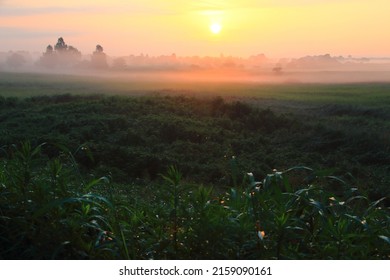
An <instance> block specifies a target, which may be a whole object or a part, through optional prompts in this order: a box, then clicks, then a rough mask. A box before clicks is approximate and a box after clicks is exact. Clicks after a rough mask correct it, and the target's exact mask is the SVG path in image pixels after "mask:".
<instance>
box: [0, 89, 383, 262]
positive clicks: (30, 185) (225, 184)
mask: <svg viewBox="0 0 390 280" xmlns="http://www.w3.org/2000/svg"><path fill="white" fill-rule="evenodd" d="M11 84H12V81H11ZM75 85H77V83H76V84H75ZM83 86H85V84H83ZM0 87H4V88H0V90H1V92H2V93H5V94H4V97H0V131H1V134H0V143H1V145H2V147H1V151H0V220H1V221H0V258H1V259H175V258H177V259H253V258H264V259H388V258H389V256H390V239H389V237H390V233H389V228H390V227H389V223H390V213H389V208H388V207H389V199H388V198H389V194H390V189H389V184H390V169H389V168H390V167H389V166H390V156H389V155H390V153H389V150H390V142H389V141H390V140H389V139H390V138H389V135H388V131H390V122H389V120H390V110H389V108H388V106H387V105H386V103H383V102H381V101H380V100H382V101H383V100H385V99H386V98H387V96H386V95H384V94H382V95H375V94H374V95H375V96H377V97H378V96H381V98H382V99H380V100H374V99H370V97H369V96H366V95H365V94H364V89H365V87H366V89H367V90H369V89H370V87H369V86H367V85H365V86H362V87H359V90H356V91H354V94H355V95H354V96H355V97H356V96H357V95H361V96H362V100H365V101H367V102H366V103H365V102H363V101H362V102H361V103H359V101H358V100H357V99H356V98H354V100H353V101H351V102H350V103H348V104H347V102H346V100H347V99H348V98H347V95H343V91H348V90H351V89H350V87H351V86H350V85H348V86H347V85H345V86H339V87H338V90H339V91H338V93H339V94H340V96H337V97H336V99H337V100H338V101H337V102H335V101H334V100H333V101H332V102H330V100H331V98H330V99H326V100H327V102H329V103H326V102H325V101H324V100H325V99H324V96H323V94H324V93H323V92H322V90H324V91H326V89H327V90H331V86H329V87H326V86H323V87H321V86H319V87H318V90H319V91H321V93H318V98H319V99H318V100H317V101H315V98H314V97H313V96H312V98H313V99H312V100H310V101H306V102H304V101H303V99H305V98H304V97H297V96H296V95H294V96H291V97H292V98H291V99H288V98H287V99H283V98H286V96H287V95H288V96H290V95H289V94H292V92H290V93H288V94H287V95H285V96H284V97H283V98H282V99H283V100H277V99H278V98H281V97H276V99H275V100H273V99H268V98H252V97H248V96H247V97H245V98H242V97H240V98H237V97H227V96H225V97H223V98H222V97H202V98H194V97H188V96H187V97H186V96H173V95H162V94H161V95H160V94H158V95H153V96H141V97H124V96H122V97H121V96H103V95H96V94H94V95H91V94H89V95H70V94H57V95H50V96H42V95H41V96H39V95H34V94H33V96H29V97H24V98H17V97H14V96H11V95H10V94H9V92H12V87H10V86H9V85H8V86H7V85H6V84H4V83H0ZM298 87H300V86H296V89H297V88H298ZM34 88H35V87H34V86H32V90H34ZM39 88H43V89H45V87H42V86H37V90H38V89H39ZM375 88H376V90H377V91H378V93H379V92H380V88H381V87H380V85H376V86H375ZM6 89H7V90H6ZM24 90H27V88H25V89H24ZM46 90H47V88H46ZM49 90H50V89H49ZM73 90H74V89H72V91H73ZM291 90H293V88H292V89H291ZM76 92H77V90H76ZM299 92H300V94H303V95H305V94H309V90H308V89H307V93H305V91H302V89H300V90H299ZM332 92H333V91H332ZM359 92H360V93H359ZM373 92H374V93H375V92H376V91H375V90H374V91H373ZM165 93H166V92H165ZM356 94H357V95H356ZM21 95H23V94H21ZM275 96H277V95H275ZM342 96H344V97H343V98H344V99H345V100H344V99H343V98H342ZM294 98H295V100H293V99H294ZM343 100H344V101H345V102H344V101H343ZM370 100H371V101H370ZM249 103H252V104H251V105H249ZM363 103H364V104H363ZM382 103H383V105H382ZM291 166H298V167H295V168H290V167H291ZM304 166H310V167H311V168H308V167H304ZM275 168H277V169H278V170H283V171H278V170H276V169H275Z"/></svg>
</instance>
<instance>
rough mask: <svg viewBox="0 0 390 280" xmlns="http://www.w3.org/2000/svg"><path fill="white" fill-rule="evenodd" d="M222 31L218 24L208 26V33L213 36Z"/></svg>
mask: <svg viewBox="0 0 390 280" xmlns="http://www.w3.org/2000/svg"><path fill="white" fill-rule="evenodd" d="M221 30H222V25H221V24H220V23H213V24H211V25H210V31H211V32H212V33H214V34H219V33H220V32H221Z"/></svg>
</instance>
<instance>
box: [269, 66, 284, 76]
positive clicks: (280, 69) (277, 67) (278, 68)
mask: <svg viewBox="0 0 390 280" xmlns="http://www.w3.org/2000/svg"><path fill="white" fill-rule="evenodd" d="M282 70H283V68H282V66H280V65H276V66H275V67H274V68H272V72H274V73H275V74H277V75H280V74H282Z"/></svg>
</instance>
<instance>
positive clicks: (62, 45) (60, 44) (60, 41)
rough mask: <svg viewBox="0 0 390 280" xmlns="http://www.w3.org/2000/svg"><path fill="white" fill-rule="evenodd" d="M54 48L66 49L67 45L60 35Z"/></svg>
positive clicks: (58, 49)
mask: <svg viewBox="0 0 390 280" xmlns="http://www.w3.org/2000/svg"><path fill="white" fill-rule="evenodd" d="M54 49H55V50H56V51H59V52H61V51H67V50H68V45H67V44H65V41H64V39H63V38H62V37H60V38H58V41H57V44H56V45H55V46H54Z"/></svg>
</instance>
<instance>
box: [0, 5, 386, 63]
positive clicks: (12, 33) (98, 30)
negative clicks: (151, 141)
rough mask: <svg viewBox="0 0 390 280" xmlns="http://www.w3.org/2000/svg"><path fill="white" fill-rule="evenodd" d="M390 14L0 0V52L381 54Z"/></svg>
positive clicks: (365, 8) (368, 9)
mask: <svg viewBox="0 0 390 280" xmlns="http://www.w3.org/2000/svg"><path fill="white" fill-rule="evenodd" d="M389 11H390V2H389V1H388V0H371V1H366V0H310V1H309V0H273V1H271V0H231V1H221V0H204V1H199V0H188V1H182V0H170V1H163V0H143V1H135V0H131V1H128V0H126V1H125V0H110V1H108V0H100V1H99V0H77V1H76V0H67V1H64V0H59V1H55V2H53V1H48V0H35V1H27V0H0V38H2V40H1V41H2V44H1V46H0V51H3V52H4V51H9V50H29V51H31V52H42V51H43V50H44V49H45V48H46V46H47V45H48V44H49V43H52V42H53V40H56V39H57V38H58V37H60V36H63V37H64V38H66V40H67V42H68V43H69V44H71V45H76V46H77V47H78V49H79V50H80V51H81V52H82V53H85V54H86V53H92V52H93V51H94V49H95V45H96V44H101V45H103V46H104V47H105V50H106V52H107V53H109V54H110V55H112V56H125V55H130V54H135V55H138V54H141V53H143V54H149V55H152V56H158V55H167V54H172V53H175V54H177V55H178V56H192V55H199V56H219V55H220V54H224V55H233V56H241V57H248V56H251V55H255V54H259V53H265V54H266V55H267V56H268V57H271V58H276V57H278V58H280V57H301V56H305V55H319V54H326V53H330V54H333V55H336V56H338V55H343V56H348V55H352V56H356V57H362V56H368V57H386V56H390V53H389V52H390V37H389V36H385V33H384V32H383V31H384V30H389V29H390V17H389V16H388V12H389ZM215 22H218V23H219V24H221V26H222V31H221V32H220V33H219V34H213V33H212V32H210V25H211V24H213V23H215Z"/></svg>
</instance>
